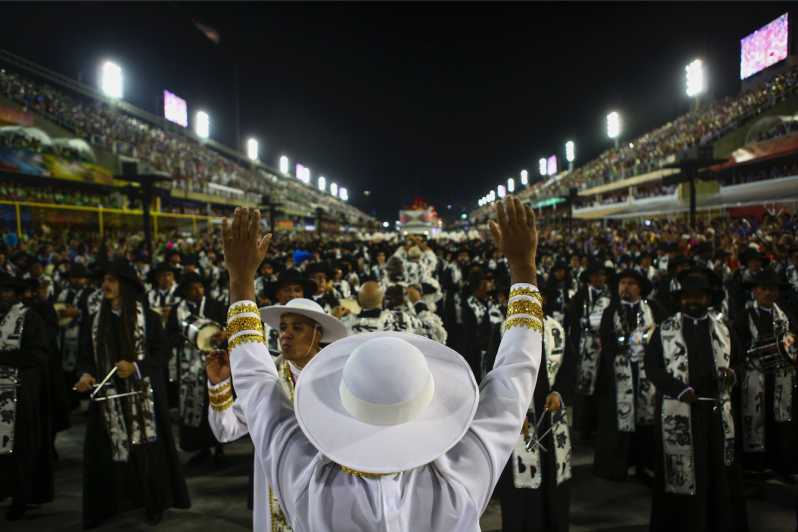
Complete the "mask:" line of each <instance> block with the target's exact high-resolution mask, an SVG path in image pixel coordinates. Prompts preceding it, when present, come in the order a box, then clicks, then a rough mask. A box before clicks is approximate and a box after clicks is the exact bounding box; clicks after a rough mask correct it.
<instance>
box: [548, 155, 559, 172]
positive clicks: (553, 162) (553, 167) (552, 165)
mask: <svg viewBox="0 0 798 532" xmlns="http://www.w3.org/2000/svg"><path fill="white" fill-rule="evenodd" d="M546 175H557V156H556V155H550V156H549V158H548V160H547V161H546Z"/></svg>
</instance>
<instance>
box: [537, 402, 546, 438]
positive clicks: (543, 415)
mask: <svg viewBox="0 0 798 532" xmlns="http://www.w3.org/2000/svg"><path fill="white" fill-rule="evenodd" d="M548 411H549V409H548V408H544V409H543V412H542V413H541V414H540V419H538V422H537V423H535V434H537V433H538V430H540V426H541V425H542V424H543V420H544V419H545V418H546V412H548Z"/></svg>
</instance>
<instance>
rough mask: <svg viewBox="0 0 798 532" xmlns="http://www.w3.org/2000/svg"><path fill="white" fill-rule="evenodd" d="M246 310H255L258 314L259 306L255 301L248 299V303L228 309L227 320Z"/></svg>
mask: <svg viewBox="0 0 798 532" xmlns="http://www.w3.org/2000/svg"><path fill="white" fill-rule="evenodd" d="M246 312H254V313H255V314H257V313H258V306H257V305H256V304H255V303H252V302H251V301H247V302H246V303H242V304H241V305H233V306H231V307H230V308H229V309H228V310H227V320H228V321H230V320H231V319H233V318H234V317H236V316H238V315H239V314H244V313H246Z"/></svg>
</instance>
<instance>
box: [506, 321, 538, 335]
mask: <svg viewBox="0 0 798 532" xmlns="http://www.w3.org/2000/svg"><path fill="white" fill-rule="evenodd" d="M513 327H526V328H527V329H532V330H533V331H537V332H539V333H542V332H543V323H541V322H540V320H538V319H535V318H510V319H509V320H507V321H505V322H504V332H507V331H509V330H510V329H512V328H513Z"/></svg>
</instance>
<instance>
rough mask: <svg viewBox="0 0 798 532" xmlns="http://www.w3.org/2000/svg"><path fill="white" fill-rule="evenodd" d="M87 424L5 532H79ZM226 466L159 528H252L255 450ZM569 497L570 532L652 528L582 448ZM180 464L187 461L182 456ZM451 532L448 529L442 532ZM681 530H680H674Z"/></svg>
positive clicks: (643, 490) (764, 507)
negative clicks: (46, 489)
mask: <svg viewBox="0 0 798 532" xmlns="http://www.w3.org/2000/svg"><path fill="white" fill-rule="evenodd" d="M84 426H85V419H84V418H83V417H82V415H80V414H76V415H75V416H74V418H73V427H72V428H71V429H70V430H68V431H67V432H65V433H62V434H60V435H59V437H58V441H57V447H58V451H59V453H60V461H59V462H58V465H57V470H56V479H55V481H56V498H55V500H54V501H53V502H52V503H50V504H46V505H43V506H41V507H40V508H36V509H32V510H31V511H29V512H28V514H27V515H26V516H25V518H23V519H22V520H21V521H17V522H6V521H4V520H3V516H4V515H5V510H6V508H7V505H8V501H4V502H2V503H0V512H2V513H0V530H2V531H4V532H26V531H35V532H49V531H53V532H55V531H58V532H68V531H78V530H80V529H81V525H80V522H81V520H80V511H81V456H82V442H83V433H84ZM225 450H226V456H225V463H224V464H223V465H221V466H218V467H217V466H214V465H212V464H210V463H208V464H205V465H201V466H197V467H192V468H187V470H186V475H187V480H188V486H189V492H190V494H191V499H192V508H191V509H190V510H170V511H168V512H167V513H166V514H165V515H164V519H163V521H162V522H161V524H160V525H158V527H157V530H159V531H161V532H182V531H189V530H192V531H196V530H213V531H215V532H226V531H230V532H235V531H242V530H249V529H250V528H251V516H250V512H249V511H248V510H247V507H246V499H247V490H248V486H247V468H248V464H249V460H250V452H251V445H250V444H249V442H248V441H239V442H236V443H233V444H230V445H227V446H226V448H225ZM575 456H576V457H575V464H574V472H575V477H574V480H573V481H572V482H573V484H572V495H571V501H572V502H571V531H572V532H587V531H594V532H643V531H645V530H647V529H648V518H649V510H650V502H651V498H650V494H649V489H648V488H647V487H645V486H644V485H643V484H640V483H638V482H632V481H630V482H625V483H617V482H609V481H604V480H601V479H597V478H595V477H593V476H592V474H591V472H590V464H591V463H592V452H591V450H590V448H588V447H578V448H577V452H576V454H575ZM181 457H182V459H183V461H184V462H185V461H187V460H188V458H189V456H188V455H182V456H181ZM0 481H2V480H0ZM793 489H795V487H794V486H787V485H785V484H782V483H778V482H775V481H769V482H766V483H763V484H761V486H760V489H759V490H758V493H756V494H754V495H752V497H751V498H750V499H749V501H748V515H749V524H750V529H751V532H793V530H795V526H796V523H795V510H794V507H793V504H794V502H793V501H794V500H795V498H794V494H793V493H794V492H793V491H792V490H793ZM481 524H482V530H483V531H486V532H490V531H499V530H501V511H500V509H499V504H498V501H494V502H493V503H491V505H490V506H489V507H488V510H487V511H486V512H485V514H484V515H483V517H482V521H481ZM97 530H102V531H110V530H124V531H138V530H141V531H147V530H154V529H153V528H152V527H150V526H148V525H147V524H146V523H145V522H144V516H143V512H142V511H135V512H130V513H128V514H125V515H122V516H119V517H117V518H116V519H114V520H113V521H110V522H108V523H106V524H105V525H104V526H103V527H101V528H99V529H97ZM441 532H448V531H441ZM674 532H678V531H674Z"/></svg>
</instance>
